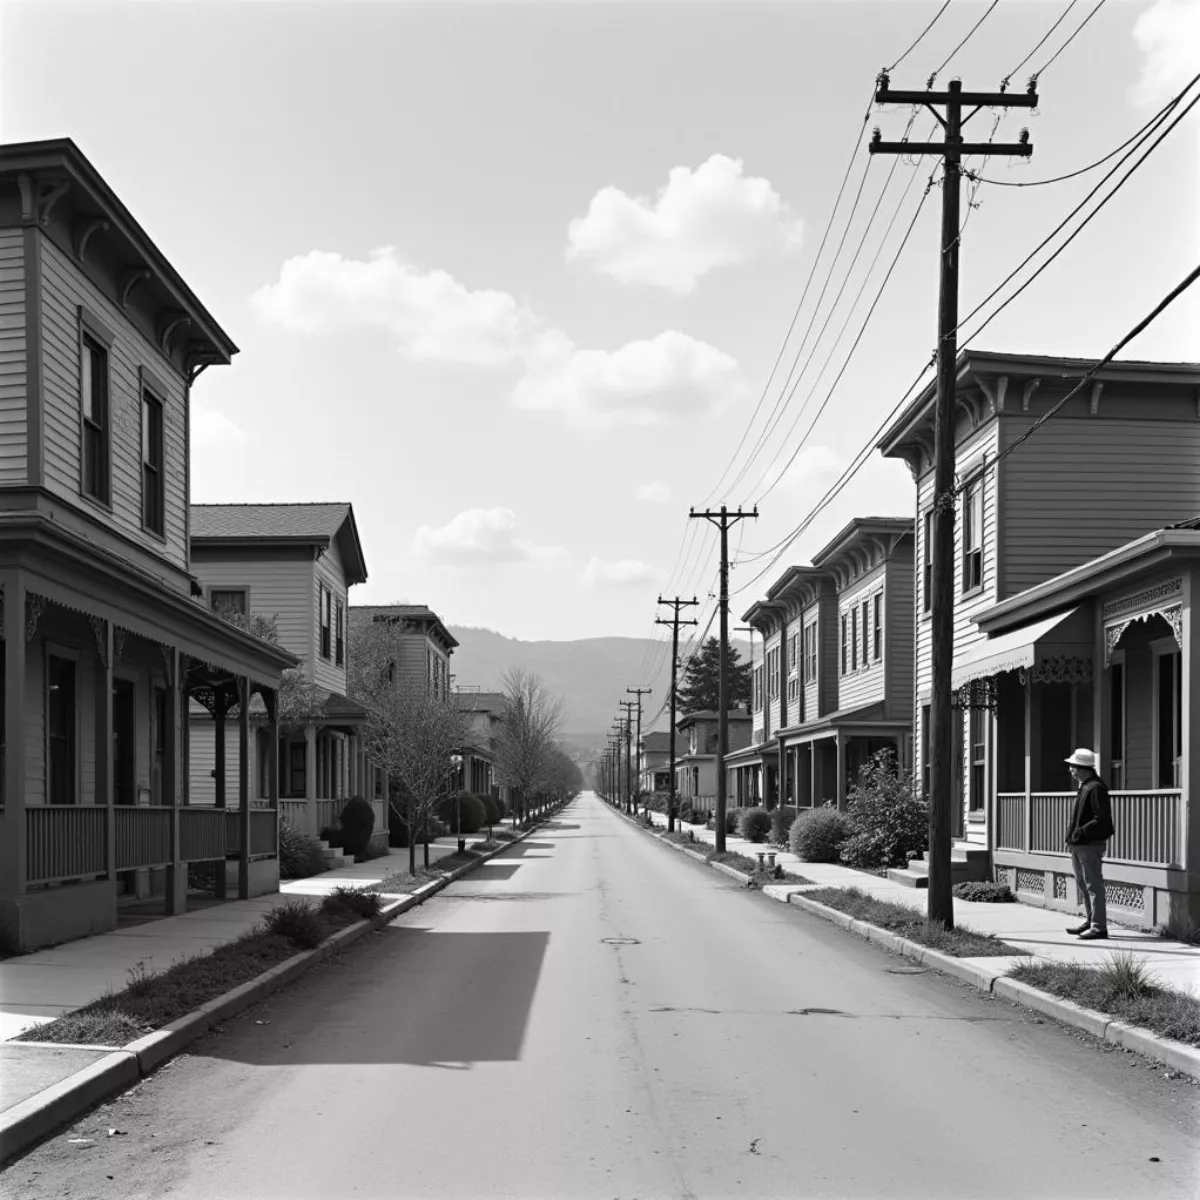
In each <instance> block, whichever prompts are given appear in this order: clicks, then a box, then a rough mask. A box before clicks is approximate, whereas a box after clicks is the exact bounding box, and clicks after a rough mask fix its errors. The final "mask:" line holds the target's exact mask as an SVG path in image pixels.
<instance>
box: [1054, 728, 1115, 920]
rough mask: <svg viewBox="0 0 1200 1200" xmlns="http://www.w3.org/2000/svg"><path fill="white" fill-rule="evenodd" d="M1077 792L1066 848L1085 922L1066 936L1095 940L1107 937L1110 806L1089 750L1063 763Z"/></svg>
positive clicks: (1092, 755) (1080, 751) (1106, 790)
mask: <svg viewBox="0 0 1200 1200" xmlns="http://www.w3.org/2000/svg"><path fill="white" fill-rule="evenodd" d="M1065 761H1066V763H1067V764H1068V765H1069V767H1070V771H1071V778H1072V779H1073V780H1074V782H1075V786H1076V788H1077V789H1078V791H1077V792H1076V794H1075V806H1074V808H1073V809H1072V810H1071V824H1070V826H1069V827H1068V828H1067V845H1068V846H1069V847H1070V848H1071V861H1072V862H1073V863H1074V865H1075V882H1076V883H1077V884H1078V885H1079V890H1080V891H1081V892H1082V893H1083V907H1084V912H1085V913H1086V914H1087V920H1085V921H1084V922H1083V924H1082V925H1077V926H1073V927H1072V928H1070V929H1068V930H1067V932H1068V933H1074V934H1078V935H1079V940H1080V941H1081V942H1084V941H1094V940H1095V939H1097V938H1106V937H1108V912H1107V910H1106V907H1105V897H1104V872H1103V860H1104V843H1105V842H1107V841H1108V839H1109V838H1110V837H1112V835H1113V820H1112V805H1111V803H1110V802H1109V799H1108V788H1107V787H1105V786H1104V781H1103V780H1102V779H1101V778H1100V776H1099V775H1097V774H1096V755H1095V753H1094V752H1093V751H1091V750H1082V749H1081V750H1076V751H1075V753H1074V754H1072V755H1071V757H1070V758H1068V759H1066V760H1065Z"/></svg>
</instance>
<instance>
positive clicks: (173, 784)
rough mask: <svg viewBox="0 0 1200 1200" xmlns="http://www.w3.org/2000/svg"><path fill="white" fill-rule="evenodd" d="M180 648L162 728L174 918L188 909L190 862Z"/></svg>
mask: <svg viewBox="0 0 1200 1200" xmlns="http://www.w3.org/2000/svg"><path fill="white" fill-rule="evenodd" d="M180 674H181V673H180V670H179V651H178V650H177V649H176V648H175V647H171V649H170V650H168V651H167V676H168V678H167V686H166V689H165V690H166V697H167V711H166V715H165V721H164V723H165V725H166V728H165V729H164V730H163V777H162V802H163V803H164V804H169V805H170V806H171V865H170V866H169V867H167V879H166V893H167V894H166V898H165V911H166V914H167V916H169V917H174V916H177V915H178V914H180V913H185V912H187V864H186V863H182V862H180V861H179V853H180V849H181V847H180V845H179V801H180V795H179V777H180V775H181V773H182V772H181V771H180V758H179V750H180V746H179V743H180V737H179V728H180V719H179V712H180V709H181V708H186V705H183V704H181V702H180V701H181V694H182V689H183V684H182V681H181V679H180Z"/></svg>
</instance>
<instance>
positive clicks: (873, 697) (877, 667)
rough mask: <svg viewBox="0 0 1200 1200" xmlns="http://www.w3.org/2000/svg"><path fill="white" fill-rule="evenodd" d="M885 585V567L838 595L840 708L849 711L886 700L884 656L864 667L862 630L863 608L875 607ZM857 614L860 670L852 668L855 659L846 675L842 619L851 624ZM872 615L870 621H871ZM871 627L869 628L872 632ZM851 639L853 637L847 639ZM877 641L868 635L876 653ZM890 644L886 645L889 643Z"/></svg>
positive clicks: (848, 666) (870, 648)
mask: <svg viewBox="0 0 1200 1200" xmlns="http://www.w3.org/2000/svg"><path fill="white" fill-rule="evenodd" d="M883 583H884V564H883V563H880V564H879V566H877V567H875V568H874V569H873V570H871V571H868V572H867V574H866V575H865V576H863V578H862V579H856V580H855V581H854V582H853V583H852V584H850V585H849V586H848V587H847V588H846V589H845V590H844V591H842V592H840V593H839V594H838V621H837V642H838V646H837V652H838V708H839V709H841V710H845V709H848V708H862V707H864V706H865V705H868V704H875V703H877V702H879V701H881V700H883V699H885V697H886V686H885V681H884V661H885V658H884V656H882V655H881V656H880V659H879V661H878V662H875V661H874V659H869V660H868V662H867V664H866V666H864V665H863V660H862V647H863V630H862V606H863V603H864V601H865V602H867V603H868V604H870V603H871V598H872V597H873V596H875V595H876V594H877V593H879V592H881V591H882V590H883ZM852 612H856V613H857V614H858V616H857V618H856V621H857V626H856V629H857V638H858V655H857V657H858V664H859V665H858V667H857V669H856V668H854V667H851V666H850V663H852V662H853V661H854V657H853V656H851V657H850V658H849V659H848V661H847V664H846V672H845V674H843V673H842V662H841V654H842V618H843V617H845V618H846V619H847V621H849V620H850V614H851V613H852ZM870 615H871V614H870V613H868V618H870ZM869 628H870V626H869V625H868V629H869ZM847 636H849V634H848V635H847ZM872 642H873V638H871V637H870V635H868V649H869V650H874V646H873V645H872V644H871V643H872ZM885 644H886V643H885Z"/></svg>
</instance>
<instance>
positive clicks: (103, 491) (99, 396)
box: [80, 333, 112, 504]
mask: <svg viewBox="0 0 1200 1200" xmlns="http://www.w3.org/2000/svg"><path fill="white" fill-rule="evenodd" d="M81 341H82V360H81V370H80V393H81V394H80V406H81V413H82V418H83V454H82V459H83V493H84V495H85V496H90V497H91V498H92V499H93V500H99V501H100V503H101V504H108V503H109V502H110V501H111V498H112V490H111V484H110V480H109V420H108V350H107V349H106V347H104V346H103V345H101V344H100V342H99V341H98V340H97V339H96V338H94V337H92V335H91V334H90V333H84V334H83V335H82V339H81Z"/></svg>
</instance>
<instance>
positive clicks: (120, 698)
mask: <svg viewBox="0 0 1200 1200" xmlns="http://www.w3.org/2000/svg"><path fill="white" fill-rule="evenodd" d="M134 708H135V705H134V686H133V683H132V682H131V681H130V680H128V679H114V680H113V803H114V804H136V803H137V736H136V734H135V732H134V728H135V724H134V716H135V712H134Z"/></svg>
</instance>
